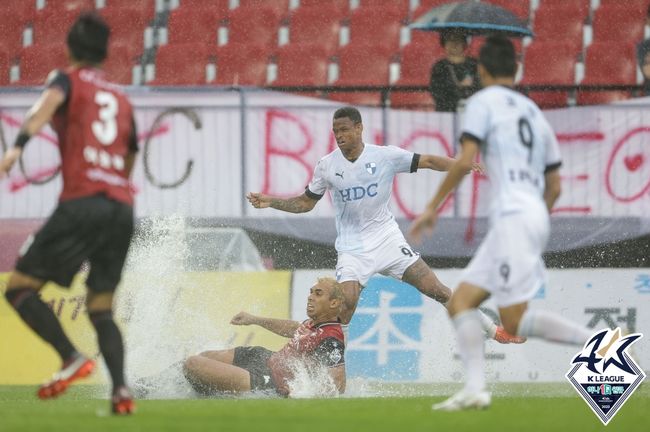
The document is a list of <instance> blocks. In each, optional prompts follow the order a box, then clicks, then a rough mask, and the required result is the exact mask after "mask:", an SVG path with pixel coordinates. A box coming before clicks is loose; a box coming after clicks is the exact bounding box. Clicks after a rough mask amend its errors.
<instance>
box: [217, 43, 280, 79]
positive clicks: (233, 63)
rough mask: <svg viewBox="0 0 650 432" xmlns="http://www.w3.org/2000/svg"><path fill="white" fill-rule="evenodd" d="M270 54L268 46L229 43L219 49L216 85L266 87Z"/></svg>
mask: <svg viewBox="0 0 650 432" xmlns="http://www.w3.org/2000/svg"><path fill="white" fill-rule="evenodd" d="M268 54H269V51H268V47H267V46H266V45H257V46H256V45H251V44H233V43H229V44H228V45H225V46H223V47H219V48H218V50H217V79H216V81H215V83H216V84H220V85H250V86H263V85H265V84H266V69H267V64H268Z"/></svg>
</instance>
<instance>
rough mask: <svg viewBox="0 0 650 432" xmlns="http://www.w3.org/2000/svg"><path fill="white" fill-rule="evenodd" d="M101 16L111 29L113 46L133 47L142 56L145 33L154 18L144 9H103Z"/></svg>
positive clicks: (113, 7)
mask: <svg viewBox="0 0 650 432" xmlns="http://www.w3.org/2000/svg"><path fill="white" fill-rule="evenodd" d="M100 13H101V15H102V16H103V17H104V19H105V20H106V23H107V24H108V25H109V26H110V28H111V39H110V41H111V44H115V45H123V46H129V47H132V49H133V50H134V51H136V52H137V53H138V54H141V53H142V51H143V50H144V31H145V29H146V28H147V26H149V25H150V24H151V19H152V17H151V16H149V15H148V12H147V11H146V10H143V9H137V8H130V7H117V6H111V7H106V8H103V9H101V11H100Z"/></svg>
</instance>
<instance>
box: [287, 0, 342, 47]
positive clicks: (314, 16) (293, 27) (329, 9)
mask: <svg viewBox="0 0 650 432" xmlns="http://www.w3.org/2000/svg"><path fill="white" fill-rule="evenodd" d="M340 28H341V24H340V17H339V16H338V15H337V14H336V12H335V7H333V6H332V5H329V4H327V3H325V4H323V5H322V6H314V7H304V6H301V7H299V8H298V9H296V11H295V12H294V13H293V14H292V15H291V21H290V23H289V43H290V44H295V43H298V44H305V43H310V44H311V43H314V41H318V44H319V45H321V46H322V47H323V48H325V49H326V50H327V52H328V53H329V54H332V53H334V51H336V49H337V48H338V46H339V30H340Z"/></svg>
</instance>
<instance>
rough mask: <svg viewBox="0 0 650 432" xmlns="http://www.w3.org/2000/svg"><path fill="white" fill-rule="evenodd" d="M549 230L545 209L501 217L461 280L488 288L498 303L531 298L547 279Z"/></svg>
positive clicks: (501, 305)
mask: <svg viewBox="0 0 650 432" xmlns="http://www.w3.org/2000/svg"><path fill="white" fill-rule="evenodd" d="M549 231H550V225H549V218H548V214H547V213H546V212H544V211H527V212H521V213H515V214H511V215H508V216H504V217H501V218H500V219H498V220H497V221H495V223H494V224H493V225H492V226H491V227H490V230H489V231H488V233H487V236H486V237H485V239H483V242H482V243H481V246H479V248H478V250H477V251H476V254H475V255H474V257H473V258H472V260H471V261H470V263H469V265H468V266H467V268H465V270H464V272H463V274H462V276H461V278H460V281H461V282H466V283H470V284H472V285H476V286H478V287H480V288H483V289H484V290H486V291H489V292H490V293H491V294H492V298H494V301H495V302H496V304H497V305H498V306H499V307H506V306H512V305H515V304H519V303H524V302H527V301H529V300H531V299H532V298H533V297H534V296H535V293H537V291H538V290H539V289H540V288H541V286H542V285H543V284H544V283H545V281H546V268H545V267H544V261H543V260H542V252H544V248H545V247H546V242H547V241H548V235H549Z"/></svg>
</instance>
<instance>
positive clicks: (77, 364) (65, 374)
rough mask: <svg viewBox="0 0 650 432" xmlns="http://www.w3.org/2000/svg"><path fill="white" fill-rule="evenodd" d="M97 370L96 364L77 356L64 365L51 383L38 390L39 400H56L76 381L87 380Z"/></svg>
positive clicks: (79, 355)
mask: <svg viewBox="0 0 650 432" xmlns="http://www.w3.org/2000/svg"><path fill="white" fill-rule="evenodd" d="M93 369H95V362H94V361H93V360H90V359H87V358H86V357H84V356H82V355H81V354H77V355H75V356H74V357H73V358H72V360H69V361H67V362H66V363H64V364H63V367H62V368H61V370H60V371H58V372H57V373H55V374H54V376H53V377H52V380H50V382H48V383H46V384H43V385H42V386H41V387H40V388H39V389H38V397H39V399H51V398H55V397H57V396H58V395H60V394H61V393H63V392H64V391H66V389H67V388H68V387H69V386H70V384H72V383H73V382H74V381H76V380H78V379H81V378H85V377H87V376H88V375H90V374H91V373H92V371H93Z"/></svg>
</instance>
